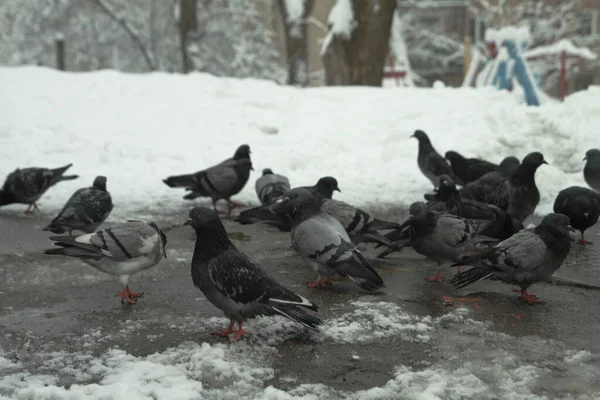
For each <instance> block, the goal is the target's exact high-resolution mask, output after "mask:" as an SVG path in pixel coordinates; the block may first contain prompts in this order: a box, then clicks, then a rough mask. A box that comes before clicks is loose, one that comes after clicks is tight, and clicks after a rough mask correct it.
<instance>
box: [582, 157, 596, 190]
mask: <svg viewBox="0 0 600 400" xmlns="http://www.w3.org/2000/svg"><path fill="white" fill-rule="evenodd" d="M583 161H587V162H586V163H585V167H584V168H583V177H584V179H585V183H587V184H588V186H589V187H591V188H592V189H594V190H595V191H596V192H600V150H598V149H590V150H588V151H587V152H586V153H585V158H584V159H583Z"/></svg>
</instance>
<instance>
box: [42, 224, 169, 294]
mask: <svg viewBox="0 0 600 400" xmlns="http://www.w3.org/2000/svg"><path fill="white" fill-rule="evenodd" d="M50 240H52V241H54V242H56V243H54V244H55V245H56V246H60V248H52V249H47V250H45V251H44V254H50V255H60V256H68V257H75V258H79V259H80V260H81V261H83V262H85V263H87V264H89V265H91V266H92V267H94V268H96V269H97V270H98V271H101V272H104V273H106V274H109V275H114V276H117V277H119V281H120V283H121V286H122V287H123V289H122V290H121V292H119V293H117V294H115V297H117V296H119V297H121V303H125V302H127V303H129V304H135V302H136V299H137V298H138V297H142V295H143V293H142V292H132V291H131V290H129V286H128V282H129V277H130V276H131V275H133V274H136V273H138V272H140V271H143V270H146V269H148V268H150V267H153V266H155V265H156V264H158V262H159V261H160V260H161V258H162V257H164V258H167V253H166V246H167V237H166V236H165V234H164V232H163V231H162V230H160V228H159V227H158V226H156V224H155V223H154V222H150V223H146V222H143V221H133V220H130V221H127V222H125V223H122V224H119V225H116V226H114V227H111V228H107V229H104V230H100V231H98V232H96V233H86V234H84V235H79V236H51V237H50Z"/></svg>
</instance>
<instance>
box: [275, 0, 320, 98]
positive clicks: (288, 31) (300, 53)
mask: <svg viewBox="0 0 600 400" xmlns="http://www.w3.org/2000/svg"><path fill="white" fill-rule="evenodd" d="M314 4H315V0H304V8H303V10H302V15H301V16H300V18H295V19H290V15H289V10H288V9H287V7H286V1H285V0H279V12H280V13H281V17H282V19H283V23H284V24H285V52H286V61H287V67H288V78H287V84H288V85H297V86H308V51H307V41H306V31H307V29H306V27H307V25H306V17H307V16H308V15H309V14H310V12H311V11H312V8H313V6H314Z"/></svg>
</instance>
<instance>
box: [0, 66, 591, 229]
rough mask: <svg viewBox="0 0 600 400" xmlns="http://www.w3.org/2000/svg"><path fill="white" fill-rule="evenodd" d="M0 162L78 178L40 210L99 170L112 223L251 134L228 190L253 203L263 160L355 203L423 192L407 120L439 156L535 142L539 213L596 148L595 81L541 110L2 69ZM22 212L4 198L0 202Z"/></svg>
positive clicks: (173, 195) (472, 98)
mask: <svg viewBox="0 0 600 400" xmlns="http://www.w3.org/2000/svg"><path fill="white" fill-rule="evenodd" d="M0 87H1V88H2V90H1V94H0V172H1V174H2V175H3V176H5V175H6V174H8V173H9V172H10V171H12V170H14V169H15V168H16V167H26V166H48V167H54V166H61V165H64V164H66V163H70V162H72V163H74V166H73V167H72V168H71V170H70V171H69V173H77V174H79V175H80V176H81V178H80V179H78V180H75V181H70V182H65V183H61V184H60V185H57V186H56V187H55V188H53V189H52V190H50V191H48V193H47V194H46V195H45V196H44V197H43V198H42V199H41V201H40V203H42V206H43V207H42V209H43V210H44V212H45V213H47V215H48V216H50V215H52V214H53V213H56V212H57V211H58V210H59V209H60V207H61V206H62V204H63V203H64V202H65V201H66V199H67V198H68V197H69V196H70V194H71V193H72V192H73V191H74V190H75V189H77V188H79V187H82V186H87V185H89V184H90V183H91V182H92V180H93V178H94V176H96V175H98V174H103V175H106V176H107V177H108V188H109V190H110V191H111V193H112V195H113V201H114V203H115V208H114V210H113V214H112V216H111V219H112V220H115V219H116V220H118V219H123V218H128V217H131V216H132V214H136V215H137V216H140V215H143V214H164V213H167V212H169V211H170V210H172V209H173V208H174V207H177V206H179V205H180V204H181V203H182V200H181V197H182V196H183V191H181V190H174V189H170V188H168V187H167V186H166V185H164V184H163V183H162V182H161V180H162V179H163V178H165V177H167V176H169V175H172V174H180V173H190V172H194V171H197V170H200V169H203V168H205V167H207V166H210V165H212V164H214V163H217V162H220V161H222V160H223V159H225V158H228V157H231V156H232V154H233V152H234V150H235V149H236V147H237V146H238V145H240V144H242V143H248V144H250V146H251V148H252V160H253V163H254V168H255V172H254V173H253V174H252V175H251V178H250V179H251V181H250V184H248V185H247V186H246V188H245V189H244V190H243V191H242V192H241V193H240V195H239V196H237V200H240V201H246V202H256V198H255V197H256V196H255V194H254V186H253V184H252V182H254V180H255V179H256V178H257V177H258V176H259V175H260V171H261V170H262V169H263V168H266V167H270V168H272V169H273V170H274V171H276V172H280V173H283V174H285V175H288V176H289V178H290V181H291V183H292V185H293V186H296V185H309V184H313V183H314V182H316V180H317V179H318V178H319V177H321V176H323V175H333V176H335V177H336V178H337V179H338V181H339V182H340V188H341V189H342V193H341V194H340V196H339V198H340V199H341V200H345V201H348V202H350V203H352V204H355V205H357V206H363V207H365V206H369V205H371V206H377V205H379V206H382V207H384V208H385V207H388V206H392V205H396V206H407V205H408V204H410V203H411V202H413V201H415V200H416V199H420V198H421V196H422V194H423V192H425V191H427V190H429V189H430V184H429V182H428V181H427V180H426V179H425V178H424V177H423V176H422V174H421V173H420V172H419V170H418V168H417V164H416V153H417V141H416V140H415V139H411V138H409V136H410V135H411V134H412V133H413V132H414V130H415V129H423V130H425V131H426V132H427V133H428V134H429V135H430V137H431V139H432V141H433V144H434V146H435V147H436V149H437V150H438V152H440V153H442V154H443V153H445V152H446V151H447V150H450V149H453V150H456V151H459V152H461V153H463V154H464V155H465V156H476V157H482V158H485V159H488V160H491V161H494V162H499V161H500V160H501V159H502V158H503V157H505V156H507V155H516V156H518V157H523V156H524V155H526V154H527V153H529V152H531V151H534V150H539V151H541V152H543V153H544V155H545V157H546V159H547V161H548V162H549V163H550V165H549V166H542V167H541V168H540V170H539V172H538V174H537V180H538V186H539V188H540V191H541V194H542V200H541V204H540V206H539V207H538V209H537V213H538V214H544V213H547V212H549V211H550V210H551V206H552V202H553V200H554V197H555V196H556V193H557V191H558V190H560V189H561V188H564V187H566V186H568V185H572V184H584V181H583V177H582V173H581V170H582V168H583V163H582V158H583V156H584V153H585V151H586V150H587V149H588V148H590V147H598V146H600V145H599V144H598V126H600V88H599V87H591V88H590V89H589V90H587V91H584V92H580V93H577V94H574V95H572V96H570V97H569V98H567V101H566V102H565V103H564V104H560V103H551V104H546V105H543V106H542V107H539V108H534V107H527V106H525V105H523V104H520V103H519V101H518V99H517V98H516V97H515V96H514V95H512V94H508V93H505V92H499V91H496V90H493V89H471V88H460V89H452V88H439V87H438V88H435V89H422V88H402V89H383V90H382V89H374V88H311V89H304V90H303V89H297V88H290V87H285V86H277V85H275V84H273V83H270V82H266V81H258V80H251V79H248V80H237V79H223V78H215V77H212V76H209V75H205V74H190V75H186V76H183V75H169V74H164V73H153V74H145V75H128V74H122V73H118V72H114V71H100V72H92V73H77V74H75V73H62V72H57V71H55V70H51V69H45V68H38V67H19V68H0ZM13 208H14V209H19V210H20V209H21V208H22V207H21V206H10V207H9V209H13Z"/></svg>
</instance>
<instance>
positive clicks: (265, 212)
mask: <svg viewBox="0 0 600 400" xmlns="http://www.w3.org/2000/svg"><path fill="white" fill-rule="evenodd" d="M301 188H303V189H306V190H308V191H309V192H311V193H313V194H314V195H316V196H319V197H322V198H325V199H331V197H332V196H333V192H335V191H338V192H341V190H340V188H339V187H338V181H337V179H335V178H334V177H332V176H324V177H323V178H320V179H319V180H318V181H317V183H316V184H315V185H313V186H301ZM234 221H236V222H239V223H240V224H242V225H249V224H257V223H261V222H262V223H265V224H267V225H270V226H273V227H275V228H277V229H279V230H280V231H283V232H289V231H290V230H291V229H292V221H290V220H289V219H288V218H286V217H285V216H283V215H277V214H276V213H274V212H273V211H272V210H271V208H270V205H262V206H258V207H254V208H251V209H249V210H244V211H242V212H240V214H239V215H238V216H237V217H236V218H234Z"/></svg>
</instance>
